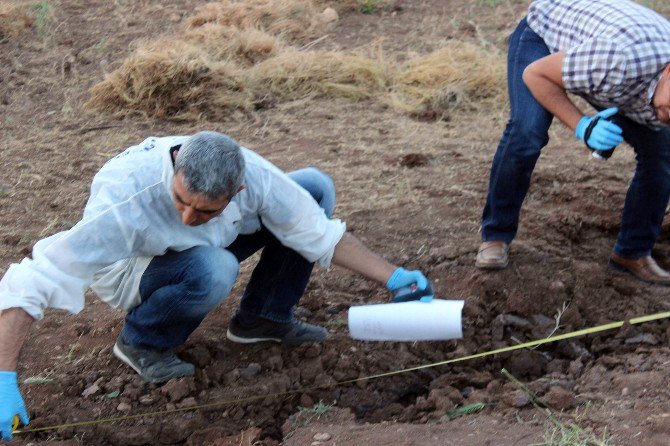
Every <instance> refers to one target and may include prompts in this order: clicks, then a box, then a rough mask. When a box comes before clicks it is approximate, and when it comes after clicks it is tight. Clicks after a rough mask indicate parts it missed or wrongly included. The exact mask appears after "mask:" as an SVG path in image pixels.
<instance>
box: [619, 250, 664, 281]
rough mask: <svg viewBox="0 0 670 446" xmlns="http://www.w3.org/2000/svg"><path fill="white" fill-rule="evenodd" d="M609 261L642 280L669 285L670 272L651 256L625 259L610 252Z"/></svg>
mask: <svg viewBox="0 0 670 446" xmlns="http://www.w3.org/2000/svg"><path fill="white" fill-rule="evenodd" d="M609 263H610V265H612V266H613V267H614V268H616V269H618V270H621V271H627V272H629V273H631V274H632V275H634V276H635V277H637V278H638V279H640V280H642V281H643V282H647V283H655V284H657V285H666V286H668V285H670V273H668V272H667V271H666V270H664V269H663V268H661V267H660V266H658V263H656V261H655V260H654V259H653V258H652V257H651V256H647V257H642V258H639V259H627V258H625V257H621V256H619V255H617V254H614V253H612V256H611V257H610V262H609Z"/></svg>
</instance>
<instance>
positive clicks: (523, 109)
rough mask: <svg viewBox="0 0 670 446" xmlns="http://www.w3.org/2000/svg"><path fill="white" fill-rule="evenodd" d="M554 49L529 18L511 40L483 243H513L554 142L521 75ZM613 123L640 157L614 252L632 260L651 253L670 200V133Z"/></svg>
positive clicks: (622, 120)
mask: <svg viewBox="0 0 670 446" xmlns="http://www.w3.org/2000/svg"><path fill="white" fill-rule="evenodd" d="M549 54H550V52H549V49H548V48H547V46H546V44H545V43H544V41H543V40H542V38H541V37H540V36H538V35H537V34H536V33H535V32H534V31H533V30H532V29H530V28H529V27H528V24H527V23H526V19H523V20H521V22H520V23H519V25H518V26H517V28H516V30H515V31H514V32H513V33H512V35H511V36H510V39H509V51H508V56H507V84H508V85H507V86H508V91H509V97H510V117H509V120H508V122H507V126H506V128H505V131H504V133H503V135H502V138H501V139H500V143H499V144H498V149H497V151H496V154H495V156H494V158H493V165H492V167H491V176H490V179H489V191H488V195H487V197H486V204H485V206H484V211H483V215H482V240H484V241H493V240H501V241H504V242H507V243H509V242H511V241H512V239H514V236H515V235H516V232H517V229H518V226H519V212H520V211H521V205H522V203H523V200H524V198H525V197H526V193H527V192H528V187H529V185H530V177H531V174H532V173H533V169H534V168H535V163H536V161H537V159H538V157H539V156H540V151H541V150H542V148H543V147H544V146H545V145H546V144H547V142H548V141H549V135H548V130H549V126H550V125H551V121H552V118H553V116H552V115H551V113H549V112H548V111H547V110H545V109H544V107H542V105H540V103H539V102H537V100H536V99H535V98H534V97H533V95H532V93H531V92H530V90H528V87H526V84H525V83H524V82H523V80H522V78H521V76H522V74H523V71H524V69H525V68H526V67H527V66H528V65H530V64H531V63H532V62H534V61H536V60H538V59H540V58H542V57H545V56H547V55H549ZM613 121H614V122H615V123H616V124H618V125H619V126H620V127H621V128H622V129H623V135H624V138H625V140H626V141H627V142H628V143H629V144H630V145H631V146H632V147H633V148H634V150H635V153H636V155H637V166H636V170H635V175H634V177H633V180H632V181H631V184H630V186H629V188H628V193H627V195H626V202H625V205H624V209H623V216H622V220H621V230H620V232H619V236H618V238H617V242H616V245H615V246H614V252H615V253H617V254H619V255H621V256H624V257H628V258H639V257H644V256H647V255H650V254H651V249H652V247H653V246H654V243H655V242H656V239H657V238H658V235H659V232H660V229H661V224H662V222H663V215H664V213H665V208H666V206H667V204H668V199H669V198H670V130H667V129H664V130H661V131H654V130H651V129H649V128H647V127H645V126H643V125H640V124H638V123H635V122H633V121H631V120H630V119H628V118H625V117H624V116H622V115H616V116H615V117H614V118H613Z"/></svg>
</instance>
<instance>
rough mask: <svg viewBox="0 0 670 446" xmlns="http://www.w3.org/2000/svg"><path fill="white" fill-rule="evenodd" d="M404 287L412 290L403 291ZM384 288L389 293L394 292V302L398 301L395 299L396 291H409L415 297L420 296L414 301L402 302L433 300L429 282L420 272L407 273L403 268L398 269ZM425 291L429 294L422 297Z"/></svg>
mask: <svg viewBox="0 0 670 446" xmlns="http://www.w3.org/2000/svg"><path fill="white" fill-rule="evenodd" d="M405 287H412V289H411V290H403V288H405ZM386 288H388V290H389V291H391V292H394V299H393V300H394V301H396V302H397V301H398V300H397V299H396V293H397V292H398V291H401V292H405V291H411V292H413V293H414V294H416V295H417V296H421V297H420V298H419V297H417V298H414V299H412V298H409V299H403V300H421V302H430V301H431V300H433V293H432V291H433V289H432V287H431V286H430V282H429V281H428V279H426V276H424V275H423V274H422V273H421V271H407V270H406V269H405V268H398V269H396V270H395V271H394V272H393V274H391V277H390V278H389V280H388V282H386ZM425 291H429V292H430V294H428V295H423V294H425Z"/></svg>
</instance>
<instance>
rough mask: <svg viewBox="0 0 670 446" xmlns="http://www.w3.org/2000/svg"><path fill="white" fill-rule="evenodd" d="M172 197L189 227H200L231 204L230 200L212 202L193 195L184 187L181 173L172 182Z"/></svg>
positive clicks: (183, 220)
mask: <svg viewBox="0 0 670 446" xmlns="http://www.w3.org/2000/svg"><path fill="white" fill-rule="evenodd" d="M172 197H173V200H174V206H175V208H176V209H177V212H179V214H180V215H181V221H182V223H184V224H185V225H188V226H198V225H201V224H203V223H207V222H208V221H210V220H211V219H212V218H214V217H216V216H218V215H220V214H221V212H223V210H224V209H225V208H226V206H228V203H230V198H219V199H216V200H211V199H209V198H206V197H204V196H202V195H199V194H192V193H190V192H189V191H188V190H187V189H186V186H184V178H183V174H182V173H181V172H179V173H177V174H176V175H175V176H174V179H173V180H172Z"/></svg>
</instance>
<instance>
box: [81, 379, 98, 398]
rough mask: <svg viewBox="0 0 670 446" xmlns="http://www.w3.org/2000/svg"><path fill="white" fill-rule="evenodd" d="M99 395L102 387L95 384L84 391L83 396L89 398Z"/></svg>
mask: <svg viewBox="0 0 670 446" xmlns="http://www.w3.org/2000/svg"><path fill="white" fill-rule="evenodd" d="M99 393H100V386H99V385H97V384H95V383H93V384H91V385H90V386H88V387H87V388H86V389H84V391H83V392H82V394H81V396H83V397H84V398H88V397H89V396H92V395H97V394H99Z"/></svg>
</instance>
